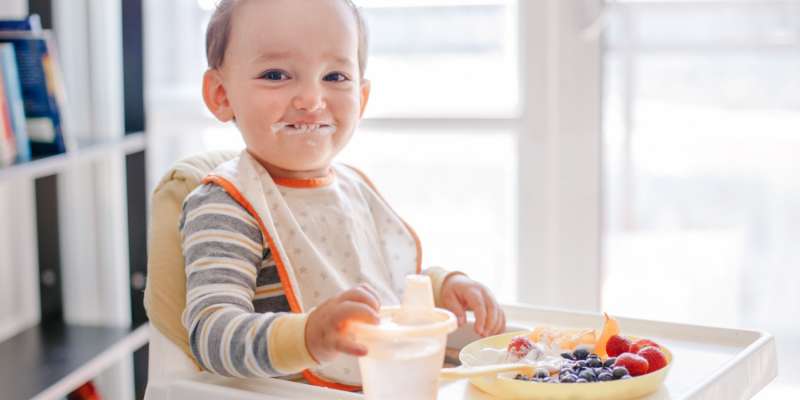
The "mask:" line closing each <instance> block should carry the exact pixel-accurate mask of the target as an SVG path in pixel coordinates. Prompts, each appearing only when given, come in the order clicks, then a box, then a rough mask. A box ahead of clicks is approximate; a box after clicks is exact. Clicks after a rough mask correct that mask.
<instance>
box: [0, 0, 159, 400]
mask: <svg viewBox="0 0 800 400" xmlns="http://www.w3.org/2000/svg"><path fill="white" fill-rule="evenodd" d="M1 3H2V4H0V18H2V17H4V18H9V17H10V18H22V17H24V16H25V15H27V14H33V13H35V14H39V15H40V16H41V22H42V26H43V27H44V28H45V29H52V30H53V31H54V34H55V38H56V43H57V45H58V46H57V47H58V50H59V53H60V61H61V67H62V72H63V75H64V81H65V83H66V87H65V89H66V92H67V103H68V107H69V111H70V114H71V117H73V118H72V122H73V124H72V125H71V127H72V128H73V129H72V130H71V131H70V132H73V133H74V132H83V133H88V134H86V135H74V136H75V137H76V141H77V146H76V147H75V148H74V149H70V151H68V152H66V153H63V154H57V155H52V156H46V157H41V158H36V159H33V160H31V161H26V162H21V163H17V164H13V165H10V166H6V167H0V196H3V198H0V221H3V224H0V294H2V293H1V292H2V291H6V292H10V293H11V294H9V295H5V297H3V296H0V301H3V300H7V299H12V300H15V301H17V304H13V302H12V305H11V306H8V307H5V308H3V307H0V388H2V391H0V398H2V399H4V400H5V399H8V400H16V399H36V400H42V399H59V400H61V399H63V398H64V397H65V396H66V395H67V394H68V393H70V392H71V391H72V390H74V389H76V388H77V387H79V386H80V385H82V384H83V383H85V382H87V381H90V380H91V381H93V382H94V383H95V384H96V385H97V387H98V389H99V390H100V392H101V394H102V395H103V396H104V398H109V399H120V400H132V399H141V398H142V397H143V393H144V385H145V382H146V379H147V371H146V366H147V342H148V337H149V332H148V331H149V324H148V323H147V319H146V316H145V313H144V310H143V305H142V301H141V298H142V290H143V282H144V277H145V273H146V260H147V255H146V228H147V197H148V196H147V192H146V190H147V185H146V181H145V176H146V173H145V172H146V169H145V168H146V160H147V157H146V150H147V135H146V132H145V131H146V129H145V113H144V96H143V81H144V79H143V78H144V71H143V64H142V59H143V40H142V39H143V35H142V34H143V21H142V7H143V4H142V0H115V1H111V2H99V3H91V4H89V3H87V4H84V5H79V6H76V5H75V4H73V3H72V2H58V1H53V0H10V1H8V0H5V1H3V2H1ZM8 277H12V278H13V280H8V279H5V278H8ZM17 297H19V298H22V300H16V298H17ZM20 305H22V306H24V307H21V306H20ZM16 307H20V308H21V309H22V311H20V312H19V313H16V314H14V315H10V316H9V315H8V314H7V313H6V314H4V312H7V311H8V310H9V309H11V310H12V311H14V310H13V309H14V308H16ZM17 314H18V315H17Z"/></svg>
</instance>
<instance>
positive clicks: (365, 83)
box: [358, 79, 372, 118]
mask: <svg viewBox="0 0 800 400" xmlns="http://www.w3.org/2000/svg"><path fill="white" fill-rule="evenodd" d="M371 87H372V82H370V81H369V79H361V89H360V90H361V112H360V113H359V114H358V117H359V118H361V117H363V116H364V110H365V109H366V108H367V102H368V101H369V91H370V89H371Z"/></svg>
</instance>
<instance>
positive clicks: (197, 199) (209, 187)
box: [183, 183, 239, 212]
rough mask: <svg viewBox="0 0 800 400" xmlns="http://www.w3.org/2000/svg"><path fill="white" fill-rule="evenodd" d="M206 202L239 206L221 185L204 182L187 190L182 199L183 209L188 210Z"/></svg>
mask: <svg viewBox="0 0 800 400" xmlns="http://www.w3.org/2000/svg"><path fill="white" fill-rule="evenodd" d="M207 204H222V205H234V206H239V203H237V202H236V200H235V199H234V198H233V197H231V196H230V195H229V194H228V192H226V191H225V189H223V188H222V187H221V186H219V185H216V184H213V183H204V184H201V185H199V186H197V187H196V188H194V190H192V191H191V192H189V194H188V195H187V196H186V198H185V199H184V200H183V210H184V212H188V211H191V210H193V209H196V208H198V207H200V206H203V205H207Z"/></svg>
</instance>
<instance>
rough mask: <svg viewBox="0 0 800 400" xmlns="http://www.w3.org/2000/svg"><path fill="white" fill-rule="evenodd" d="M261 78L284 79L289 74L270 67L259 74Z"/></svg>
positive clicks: (270, 79) (287, 77)
mask: <svg viewBox="0 0 800 400" xmlns="http://www.w3.org/2000/svg"><path fill="white" fill-rule="evenodd" d="M261 78H262V79H266V80H268V81H285V80H287V79H289V75H287V74H286V72H283V71H281V70H277V69H271V70H269V71H267V72H264V73H263V74H261Z"/></svg>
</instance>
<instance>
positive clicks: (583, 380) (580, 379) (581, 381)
mask: <svg viewBox="0 0 800 400" xmlns="http://www.w3.org/2000/svg"><path fill="white" fill-rule="evenodd" d="M586 382H589V381H587V380H586V379H583V378H578V379H576V380H575V383H586Z"/></svg>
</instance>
